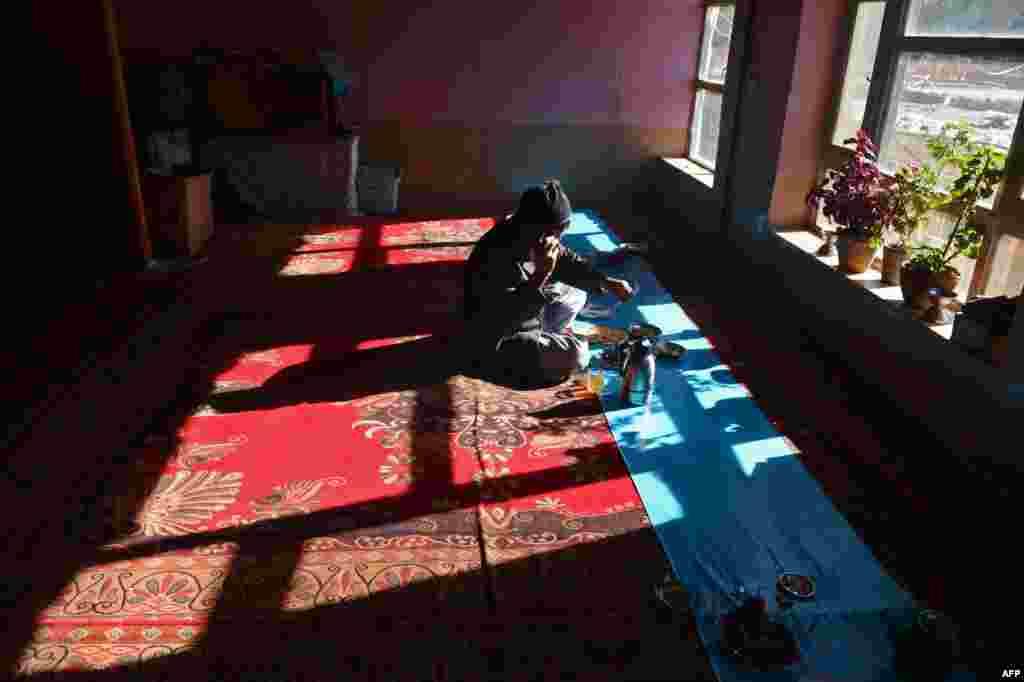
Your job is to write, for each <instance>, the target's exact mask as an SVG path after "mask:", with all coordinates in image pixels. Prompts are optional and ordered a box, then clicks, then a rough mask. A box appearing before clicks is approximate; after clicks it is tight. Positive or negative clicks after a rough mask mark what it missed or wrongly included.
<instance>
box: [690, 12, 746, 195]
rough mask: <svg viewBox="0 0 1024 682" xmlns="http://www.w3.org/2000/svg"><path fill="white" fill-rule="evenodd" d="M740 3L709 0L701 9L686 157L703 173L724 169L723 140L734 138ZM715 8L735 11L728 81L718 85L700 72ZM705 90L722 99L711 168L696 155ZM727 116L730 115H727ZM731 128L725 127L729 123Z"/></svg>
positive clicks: (730, 44) (730, 37) (728, 59)
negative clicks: (701, 93) (712, 9)
mask: <svg viewBox="0 0 1024 682" xmlns="http://www.w3.org/2000/svg"><path fill="white" fill-rule="evenodd" d="M738 5H739V3H738V1H737V0H706V1H705V2H704V3H703V5H702V7H703V13H702V14H701V30H700V43H699V44H700V49H699V50H698V51H697V70H696V75H695V76H694V78H693V104H692V105H691V107H690V126H689V130H688V131H687V135H686V153H685V154H684V155H683V156H684V157H685V158H686V160H687V161H690V162H692V163H694V164H696V165H698V166H700V167H701V168H703V169H704V170H706V171H708V172H709V173H711V174H712V175H714V174H715V173H716V172H717V171H718V170H720V169H721V167H722V165H721V162H722V159H723V157H724V155H723V151H724V149H723V144H722V143H723V141H725V140H726V139H728V138H730V137H731V134H732V133H731V129H732V125H731V124H732V123H733V121H732V118H733V117H732V116H731V113H732V112H731V110H732V108H733V107H731V106H730V105H731V104H732V102H733V100H734V99H735V95H734V94H733V93H734V90H735V88H732V87H730V84H731V83H732V82H734V81H735V78H730V76H731V75H732V74H734V73H735V62H736V61H737V55H738V53H739V51H738V50H737V45H736V43H737V33H738V31H737V28H738V27H739V23H740V7H739V6H738ZM712 7H732V8H733V28H732V34H731V35H730V36H729V56H728V58H727V66H726V71H725V81H724V82H722V83H718V82H715V81H706V80H704V79H703V78H701V70H702V68H703V66H704V40H705V38H706V37H707V35H706V33H707V29H708V10H709V9H711V8H712ZM701 90H704V91H707V92H711V93H715V94H717V95H719V96H720V97H721V98H722V113H721V119H720V120H719V124H718V150H717V154H716V155H715V156H716V158H715V163H714V165H713V166H709V165H708V163H707V162H706V160H704V159H702V158H700V157H699V156H697V155H696V154H695V153H694V149H695V146H696V144H697V141H696V140H695V137H696V136H695V135H694V132H695V124H696V122H697V116H698V109H697V102H698V101H699V99H700V96H699V95H700V91H701ZM727 113H728V114H729V116H727ZM727 121H728V122H729V123H730V125H728V126H727V125H726V122H727Z"/></svg>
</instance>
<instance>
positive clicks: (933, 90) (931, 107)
mask: <svg viewBox="0 0 1024 682" xmlns="http://www.w3.org/2000/svg"><path fill="white" fill-rule="evenodd" d="M897 74H903V77H902V79H898V80H897V82H896V87H895V88H894V89H893V92H892V94H891V97H892V100H891V103H890V106H889V113H888V117H887V119H886V122H885V129H884V131H883V134H882V143H881V148H882V149H881V157H880V161H881V163H882V166H883V167H884V168H887V169H889V170H894V169H896V168H898V167H899V166H901V165H903V164H906V163H910V162H911V161H921V162H930V161H931V156H930V155H929V153H928V148H927V146H926V141H927V136H928V135H934V134H936V133H938V132H939V131H940V130H941V129H942V125H943V124H944V123H947V122H951V121H959V120H966V121H967V122H968V123H970V124H972V125H973V126H974V131H975V139H976V140H978V141H980V142H984V143H988V144H991V145H993V146H995V147H998V148H999V149H1001V150H1003V151H1004V152H1005V151H1008V150H1009V148H1010V141H1011V140H1012V138H1013V131H1014V128H1015V127H1016V125H1017V119H1018V118H1019V116H1020V112H1021V104H1022V103H1024V58H1020V57H1017V58H1013V59H1011V58H1009V57H1005V58H1000V57H985V58H981V57H963V56H958V55H937V54H928V53H908V54H904V55H902V56H901V57H900V60H899V68H898V69H897ZM950 175H952V176H953V177H955V173H954V172H953V171H952V170H948V171H947V176H950Z"/></svg>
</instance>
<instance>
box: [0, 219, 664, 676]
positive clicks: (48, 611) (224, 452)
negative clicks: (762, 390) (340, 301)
mask: <svg viewBox="0 0 1024 682" xmlns="http://www.w3.org/2000/svg"><path fill="white" fill-rule="evenodd" d="M493 224H494V220H492V219H485V220H468V221H433V222H427V223H404V224H387V223H380V224H377V223H374V222H372V221H370V222H368V225H369V226H364V225H357V226H352V225H346V226H316V227H309V228H306V229H305V230H298V229H295V228H290V229H282V230H281V231H280V232H279V233H277V234H276V235H275V234H274V233H273V232H272V231H271V230H269V229H263V230H260V231H258V232H253V233H251V234H250V235H249V236H250V237H251V239H248V240H246V239H244V237H242V236H238V235H234V236H233V237H232V238H231V239H229V240H228V241H227V243H228V244H230V245H231V246H232V247H238V246H242V247H244V248H241V249H240V250H241V251H242V252H244V253H245V254H246V257H247V258H253V257H254V256H255V255H257V254H261V255H262V256H263V257H264V258H265V260H266V262H267V263H268V267H273V268H276V277H278V278H280V279H279V281H285V279H286V278H290V277H294V276H311V277H316V276H317V275H324V274H335V273H340V272H353V271H358V270H360V268H362V267H363V265H364V264H366V263H369V264H370V265H371V266H372V265H379V264H381V263H386V264H388V265H395V266H396V270H395V272H394V273H387V276H388V278H389V281H391V282H393V283H394V286H393V287H380V286H379V285H378V287H377V290H376V293H377V298H376V299H375V301H374V303H375V304H379V303H383V302H387V305H388V306H390V310H391V312H392V315H393V316H396V317H399V318H403V316H407V318H408V320H410V321H409V322H408V324H407V325H406V327H407V328H406V327H402V328H398V327H396V326H395V324H390V323H389V325H386V329H385V330H384V332H383V333H381V334H374V327H373V323H372V320H370V322H369V323H368V324H367V325H364V328H362V329H360V330H359V331H358V333H357V332H354V331H353V330H352V329H351V325H350V323H349V322H348V320H347V319H346V318H345V317H344V316H341V315H339V316H336V317H331V318H330V319H327V320H324V319H320V318H317V319H311V320H310V321H309V324H310V325H311V326H310V329H315V332H316V333H315V334H312V333H311V334H310V335H309V337H308V338H300V337H301V334H295V333H292V331H291V330H290V329H282V328H281V327H282V326H285V325H287V324H288V323H289V322H288V321H289V320H291V319H294V318H291V317H289V316H288V309H289V307H294V306H296V305H301V302H295V301H290V300H288V299H287V297H285V296H281V297H277V298H275V297H271V298H270V299H268V300H267V301H266V302H265V304H266V306H267V308H266V310H265V312H266V313H267V314H266V315H264V316H262V317H259V318H258V319H257V320H256V322H253V321H252V319H251V318H246V317H245V315H242V316H240V317H239V318H238V319H239V320H241V321H240V322H239V321H237V320H236V322H232V321H231V320H232V318H231V317H230V315H229V316H226V317H225V320H227V321H225V322H224V323H223V324H222V325H221V327H220V328H219V333H218V334H217V335H216V338H215V339H214V340H213V342H212V343H211V344H210V345H209V346H208V347H206V350H205V351H204V353H205V355H203V356H202V357H199V358H197V362H198V363H199V364H200V365H202V366H203V367H208V368H209V367H213V368H216V371H215V372H214V376H213V378H212V380H211V381H210V382H209V384H208V385H206V386H205V387H200V392H199V394H198V395H197V396H196V398H195V399H194V400H191V402H189V403H188V404H187V405H185V406H184V407H183V408H182V409H180V410H170V411H169V414H168V416H166V417H161V418H160V419H158V420H156V422H155V423H154V424H153V425H152V427H151V428H150V430H149V432H148V433H146V434H144V435H143V436H142V437H141V438H140V439H139V441H138V442H137V444H136V447H135V450H134V451H133V452H132V456H131V457H130V458H128V460H127V461H130V462H132V463H133V466H134V467H136V469H137V473H138V477H137V479H138V481H139V484H138V486H137V489H135V490H131V491H125V492H124V494H123V495H119V496H117V498H116V499H114V500H109V501H108V502H109V504H110V507H111V516H112V527H114V528H115V529H116V532H115V533H114V536H113V537H112V538H111V541H110V542H109V543H108V544H106V545H104V546H103V547H101V548H98V549H97V554H96V559H95V561H93V562H92V563H91V564H90V565H88V566H85V567H83V568H82V569H81V570H80V571H79V572H78V573H77V574H76V575H75V576H74V578H73V579H72V580H71V581H70V582H69V584H67V586H66V588H65V589H64V591H63V593H62V594H61V595H60V596H59V597H58V598H57V599H55V600H54V601H53V602H52V603H51V604H49V605H48V606H47V607H46V608H45V610H44V611H43V612H42V613H41V614H40V616H39V618H38V627H37V630H36V632H35V636H34V641H33V642H32V643H31V644H30V645H29V646H28V647H27V648H26V649H25V651H24V654H23V657H22V659H21V662H20V664H19V667H18V670H17V672H18V673H19V674H21V675H30V674H32V673H36V672H40V671H46V670H75V669H102V668H108V667H115V666H125V665H128V666H131V665H136V664H139V663H140V662H145V661H148V660H150V659H153V658H157V657H163V656H168V655H172V654H177V653H181V652H183V651H186V650H188V649H190V648H192V647H196V646H199V645H200V643H201V642H202V641H203V640H204V639H207V638H209V637H210V636H212V634H211V633H213V632H215V631H220V630H222V629H223V628H236V629H239V628H240V629H244V628H246V627H249V626H250V625H251V624H252V623H258V622H261V621H262V620H268V621H270V620H277V619H280V618H281V617H282V614H285V615H290V616H294V617H299V615H300V614H303V613H314V614H316V613H323V612H324V610H337V609H345V608H353V607H355V606H357V605H359V604H363V605H364V606H367V607H368V608H371V609H373V608H375V607H374V604H377V603H381V604H383V603H384V602H378V601H375V599H378V597H379V596H381V595H392V596H395V595H399V596H402V595H406V594H408V595H409V596H408V598H407V599H406V598H405V597H404V596H403V601H402V602H400V603H402V604H403V606H402V608H403V609H408V608H409V606H408V605H409V604H412V603H415V604H416V605H417V606H415V607H413V608H415V609H435V610H437V611H438V612H439V613H447V614H451V613H456V612H464V613H473V614H489V615H491V616H498V617H500V616H502V614H509V615H511V614H514V613H517V612H518V613H522V612H523V611H525V610H528V609H532V608H541V609H548V610H551V609H556V610H557V609H563V610H564V609H572V608H575V607H577V606H578V605H580V604H584V603H588V602H597V601H601V600H605V601H609V600H611V601H614V598H612V597H610V596H609V593H615V594H618V595H620V596H622V597H623V598H627V599H628V598H634V596H635V595H636V594H641V593H648V594H649V592H650V587H651V584H652V582H653V581H656V580H658V579H660V578H661V577H662V576H663V575H664V571H665V563H664V559H663V558H662V555H661V550H660V548H659V546H658V544H657V541H656V539H655V537H654V534H653V532H652V529H651V528H650V523H649V521H648V519H647V517H646V515H645V513H644V510H643V507H642V505H641V503H640V499H639V497H638V495H637V492H636V490H635V488H634V487H633V484H632V481H631V480H630V478H629V476H628V474H627V471H626V468H625V466H624V464H623V462H622V460H621V458H620V456H619V453H618V450H617V447H616V445H615V443H614V439H613V437H612V435H611V433H610V432H609V430H608V425H607V422H606V421H605V418H604V415H603V414H602V412H601V408H600V404H599V401H598V400H597V398H596V396H594V395H593V394H590V393H586V392H585V391H583V390H582V389H580V388H578V387H575V386H573V385H571V384H565V385H562V386H556V387H552V388H546V389H539V390H533V391H516V390H512V389H508V388H504V387H500V386H497V385H494V384H490V383H487V382H484V381H481V380H479V379H475V378H471V377H468V376H464V375H461V374H455V375H452V376H449V377H442V379H441V380H439V381H434V382H433V383H423V384H415V385H408V384H411V383H415V382H412V381H411V380H410V381H407V382H405V383H406V385H395V384H388V383H386V382H385V383H383V384H380V386H383V387H384V390H378V388H377V387H376V386H375V385H367V386H366V387H365V390H363V391H357V392H355V393H352V392H348V393H346V392H344V391H342V392H339V393H337V394H336V395H335V394H332V393H330V390H328V391H326V392H323V391H321V392H317V391H314V390H313V389H312V388H311V386H312V383H308V384H307V383H306V380H305V379H303V380H295V379H291V380H290V381H286V380H285V379H286V378H287V377H289V376H293V375H292V374H290V373H294V372H300V371H301V370H303V369H304V368H306V369H308V371H309V372H311V373H313V374H318V375H321V376H319V379H318V380H319V384H318V385H319V386H321V387H323V386H324V385H325V384H326V385H327V387H328V389H333V388H336V387H337V386H342V385H344V386H345V387H346V388H351V384H352V383H357V384H358V383H359V382H360V381H363V380H364V379H366V378H367V377H381V376H386V375H387V372H388V367H389V366H390V365H386V363H387V362H388V360H387V359H386V358H387V357H391V356H387V355H383V354H386V353H389V352H399V353H400V352H402V350H403V348H409V349H415V348H418V347H419V346H417V345H416V344H423V343H425V342H429V341H430V337H431V334H430V333H429V332H428V333H424V329H425V328H427V327H429V326H430V325H429V321H430V320H433V319H441V318H442V317H443V316H444V315H445V314H447V313H445V312H443V311H447V310H449V308H450V306H448V304H449V303H450V300H449V299H450V297H451V295H452V292H451V291H450V288H445V287H441V286H438V287H432V288H428V289H427V290H426V291H421V292H420V296H421V298H420V300H418V301H413V302H410V301H409V300H408V299H407V298H406V293H407V287H408V286H409V285H408V282H407V281H403V275H402V270H401V266H403V265H410V264H423V263H428V264H429V263H433V262H437V261H448V260H462V259H464V258H465V257H466V256H467V255H468V250H469V248H471V245H466V244H465V243H468V242H472V241H474V240H476V239H478V238H479V237H480V235H482V234H483V233H484V232H485V231H486V230H487V229H489V228H490V227H491V226H492V225H493ZM367 232H369V233H372V234H371V235H370V237H368V235H367ZM442 244H443V245H444V246H440V245H442ZM452 244H458V245H457V246H451V245H452ZM238 250H239V249H234V250H233V252H234V253H236V254H237V252H238ZM281 253H285V257H284V258H279V257H278V256H277V255H276V254H281ZM361 254H362V255H361ZM366 254H370V255H369V256H368V257H367V256H366ZM225 257H228V256H227V255H225ZM364 258H367V259H366V260H363V259H364ZM271 263H272V265H271ZM324 286H327V284H325V285H324ZM330 286H333V287H335V292H334V293H335V294H336V295H337V296H339V297H342V298H343V297H344V295H345V292H346V291H347V290H346V288H345V287H346V286H347V285H346V284H345V281H344V278H341V279H340V280H338V281H336V282H334V283H333V284H331V285H330ZM352 286H357V285H356V284H353V285H352ZM427 304H431V305H432V306H433V307H431V305H427ZM403 306H406V307H403ZM230 307H231V301H230V300H228V301H226V302H225V308H230ZM278 313H280V318H278V317H276V315H277V314H278ZM309 317H311V318H312V317H316V316H309ZM404 319H405V318H403V320H404ZM414 321H415V323H414ZM375 354H381V355H375ZM325 356H328V357H329V358H330V359H331V360H332V361H335V362H337V361H339V359H340V361H342V362H344V361H350V360H351V359H352V358H353V357H356V356H358V357H359V358H366V359H364V360H360V361H359V362H360V363H362V365H363V366H364V367H365V366H366V365H368V364H369V365H371V366H370V368H369V369H366V370H365V371H364V372H362V373H355V374H353V373H352V372H353V371H355V370H351V369H345V371H341V370H339V371H338V374H337V376H334V377H330V376H328V377H327V379H326V380H325V379H324V377H323V376H322V374H323V372H321V371H319V370H318V369H317V368H322V367H331V366H332V365H330V364H324V365H318V364H316V363H317V362H318V361H320V360H322V359H323V358H324V357H325ZM418 362H419V364H428V365H429V364H430V363H431V362H433V359H432V358H430V357H425V358H420V359H419V360H418ZM373 363H378V364H373ZM345 367H351V365H345ZM310 368H311V369H310ZM297 376H300V377H302V376H306V377H308V376H309V374H307V375H302V374H301V373H300V374H298V375H297ZM332 381H333V384H332ZM346 382H347V383H346ZM398 383H399V384H401V382H398ZM371 384H372V382H371ZM278 385H284V386H286V387H287V390H288V391H292V392H291V393H275V392H274V391H275V390H277V389H275V388H274V387H275V386H278ZM307 388H308V392H307V393H304V392H303V391H304V390H306V389H307ZM356 388H359V386H357V387H356ZM281 390H284V389H281ZM281 395H285V396H287V398H286V399H285V398H281V397H280V396H281ZM237 396H243V397H245V396H248V397H252V396H255V398H256V399H262V400H266V399H268V396H269V398H272V399H273V400H271V401H270V402H268V403H252V404H247V405H242V404H241V403H232V402H230V400H228V399H229V398H232V397H237ZM240 405H242V406H241V407H240ZM613 541H619V542H620V544H614V547H609V548H608V550H607V552H606V555H603V554H597V555H595V556H597V557H603V558H602V559H596V558H593V557H592V558H590V559H588V560H586V561H583V560H578V559H581V558H582V557H581V556H580V554H579V553H580V552H582V551H586V550H587V548H598V547H601V546H603V545H606V544H608V543H613ZM538 581H544V582H543V583H541V582H538ZM609 581H614V582H609ZM558 585H561V586H563V587H564V588H565V589H561V588H559V589H555V587H554V586H558ZM410 587H415V588H416V589H415V590H409V589H408V588H410ZM379 608H381V609H385V608H389V607H387V606H381V607H379ZM331 612H334V611H331Z"/></svg>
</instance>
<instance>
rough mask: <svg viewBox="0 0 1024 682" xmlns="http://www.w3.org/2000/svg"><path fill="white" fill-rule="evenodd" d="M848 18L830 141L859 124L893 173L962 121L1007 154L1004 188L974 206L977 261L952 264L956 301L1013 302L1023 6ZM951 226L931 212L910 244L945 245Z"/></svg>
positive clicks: (929, 3) (969, 4)
mask: <svg viewBox="0 0 1024 682" xmlns="http://www.w3.org/2000/svg"><path fill="white" fill-rule="evenodd" d="M850 17H851V18H852V19H853V22H852V26H851V37H850V47H849V51H848V57H847V64H846V71H845V76H844V79H843V84H842V91H841V97H840V101H839V106H838V108H837V112H836V119H835V126H834V128H833V131H832V142H833V144H834V145H836V146H839V145H842V141H843V140H844V139H847V138H849V137H850V136H851V135H852V133H853V132H855V131H856V130H857V129H858V128H860V127H864V128H866V129H867V130H868V131H869V132H870V133H871V136H872V138H873V139H875V140H876V141H877V142H878V143H879V148H880V152H879V162H880V164H881V166H882V167H883V168H884V169H886V170H888V171H894V170H895V169H896V168H898V167H900V166H902V165H904V164H909V163H912V162H914V161H926V162H928V161H930V160H931V158H930V155H929V153H928V149H927V147H926V138H927V136H928V135H930V134H935V133H937V132H939V130H940V129H941V128H942V125H943V124H944V123H946V122H950V121H967V122H968V123H969V124H970V125H971V126H972V128H973V130H974V135H975V139H977V140H979V141H981V142H983V143H985V144H988V145H991V146H993V147H996V148H997V149H999V150H1000V151H1002V152H1004V153H1005V154H1007V164H1006V165H1007V175H1006V179H1005V181H1004V183H1003V188H1002V189H1003V191H1002V192H999V193H997V194H996V196H995V197H994V198H993V199H992V200H989V201H988V203H981V204H979V205H980V206H981V210H979V212H978V218H979V222H980V223H981V228H982V230H983V231H984V232H985V234H986V237H985V244H984V245H983V247H982V249H981V255H980V256H979V258H978V259H977V260H971V259H968V258H958V259H957V261H956V262H954V263H952V265H953V266H954V267H956V268H957V269H958V270H960V273H961V285H960V290H959V291H958V292H957V293H958V294H959V295H960V297H961V298H962V299H970V298H973V297H975V296H991V295H1000V294H1007V295H1016V294H1017V293H1018V291H1019V289H1020V287H1021V285H1022V283H1024V247H1020V246H1019V245H1020V243H1021V241H1022V240H1024V225H1022V221H1021V220H1020V216H1022V215H1024V210H1022V206H1024V192H1022V187H1024V185H1022V183H1021V175H1022V173H1024V158H1022V157H1024V134H1022V132H1021V127H1022V126H1021V120H1020V119H1021V112H1022V108H1024V3H1022V1H1021V0H888V1H879V0H853V2H851V12H850ZM947 182H948V178H947ZM819 225H820V222H819ZM953 225H954V221H953V220H952V219H951V218H950V217H949V215H947V214H944V213H942V212H939V211H935V212H933V215H932V218H931V220H930V222H929V224H928V225H926V226H925V227H924V228H923V229H922V230H920V231H919V232H918V234H917V239H916V241H917V243H919V244H931V245H940V246H941V245H942V244H943V243H944V242H945V239H946V237H947V236H948V235H949V233H950V230H952V228H953Z"/></svg>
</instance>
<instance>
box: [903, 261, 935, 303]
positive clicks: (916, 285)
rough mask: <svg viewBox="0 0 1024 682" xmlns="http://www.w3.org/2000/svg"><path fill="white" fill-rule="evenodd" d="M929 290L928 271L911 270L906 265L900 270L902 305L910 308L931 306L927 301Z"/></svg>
mask: <svg viewBox="0 0 1024 682" xmlns="http://www.w3.org/2000/svg"><path fill="white" fill-rule="evenodd" d="M930 288H932V273H931V271H930V270H923V269H917V268H912V267H910V266H908V265H904V266H903V267H902V268H900V289H901V290H902V291H903V301H904V303H906V304H907V305H909V306H911V307H912V308H927V307H928V306H929V305H930V304H931V303H930V301H929V300H928V290H929V289H930Z"/></svg>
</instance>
